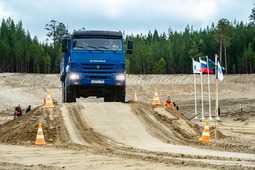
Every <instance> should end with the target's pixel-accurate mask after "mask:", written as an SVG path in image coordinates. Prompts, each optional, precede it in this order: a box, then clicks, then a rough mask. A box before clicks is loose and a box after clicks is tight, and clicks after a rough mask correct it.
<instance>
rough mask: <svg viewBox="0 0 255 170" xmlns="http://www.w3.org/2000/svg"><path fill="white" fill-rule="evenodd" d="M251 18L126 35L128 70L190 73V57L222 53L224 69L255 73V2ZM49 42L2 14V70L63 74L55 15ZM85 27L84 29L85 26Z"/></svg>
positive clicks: (62, 30) (48, 26) (47, 29)
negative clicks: (130, 50)
mask: <svg viewBox="0 0 255 170" xmlns="http://www.w3.org/2000/svg"><path fill="white" fill-rule="evenodd" d="M247 17H249V20H250V22H249V23H244V22H242V21H236V20H235V21H228V20H227V19H224V18H223V19H220V20H219V21H218V22H217V23H212V24H211V25H210V26H207V27H206V28H201V29H200V30H193V27H192V26H189V25H188V26H187V27H186V28H185V30H184V31H180V32H178V31H173V30H172V29H171V28H170V27H169V29H168V32H167V33H159V32H158V31H157V30H156V29H155V30H154V31H153V32H151V31H149V32H148V34H140V35H133V34H131V35H125V40H124V44H125V47H126V44H127V41H128V40H133V42H134V49H133V54H132V55H127V56H126V65H127V73H129V74H188V73H192V58H194V59H195V60H197V61H198V58H199V57H201V58H202V59H204V60H205V56H206V55H207V56H208V57H209V58H210V59H212V60H213V61H214V56H215V54H218V56H219V60H220V63H221V65H222V66H224V67H225V74H248V73H255V7H254V8H253V9H252V10H251V14H250V16H247ZM44 29H45V32H46V35H47V37H48V38H47V40H48V41H46V42H39V40H38V39H37V37H36V36H35V37H33V38H32V37H31V35H30V33H29V31H25V29H24V28H23V25H22V21H19V22H18V23H16V24H15V23H14V21H13V20H12V19H11V18H8V19H3V20H2V21H1V25H0V72H20V73H59V63H60V60H61V57H62V55H63V53H62V52H61V39H62V37H64V36H66V35H70V33H68V31H67V29H66V26H65V25H64V24H63V23H62V22H58V21H55V20H51V21H50V22H49V23H48V24H46V25H45V28H44ZM83 29H84V28H83Z"/></svg>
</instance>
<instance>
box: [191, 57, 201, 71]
mask: <svg viewBox="0 0 255 170" xmlns="http://www.w3.org/2000/svg"><path fill="white" fill-rule="evenodd" d="M200 69H201V64H200V63H199V62H197V61H194V60H193V73H200Z"/></svg>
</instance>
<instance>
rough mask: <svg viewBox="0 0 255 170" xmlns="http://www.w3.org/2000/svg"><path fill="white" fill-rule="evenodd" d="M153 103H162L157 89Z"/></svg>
mask: <svg viewBox="0 0 255 170" xmlns="http://www.w3.org/2000/svg"><path fill="white" fill-rule="evenodd" d="M153 105H161V103H160V101H159V97H158V90H157V89H155V95H154V99H153Z"/></svg>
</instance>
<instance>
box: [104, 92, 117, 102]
mask: <svg viewBox="0 0 255 170" xmlns="http://www.w3.org/2000/svg"><path fill="white" fill-rule="evenodd" d="M114 99H115V95H114V94H108V95H107V96H105V97H104V102H114Z"/></svg>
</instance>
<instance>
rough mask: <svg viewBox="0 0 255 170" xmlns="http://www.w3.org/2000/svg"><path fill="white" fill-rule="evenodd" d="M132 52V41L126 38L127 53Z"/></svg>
mask: <svg viewBox="0 0 255 170" xmlns="http://www.w3.org/2000/svg"><path fill="white" fill-rule="evenodd" d="M132 53H133V41H132V40H128V49H127V54H132Z"/></svg>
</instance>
